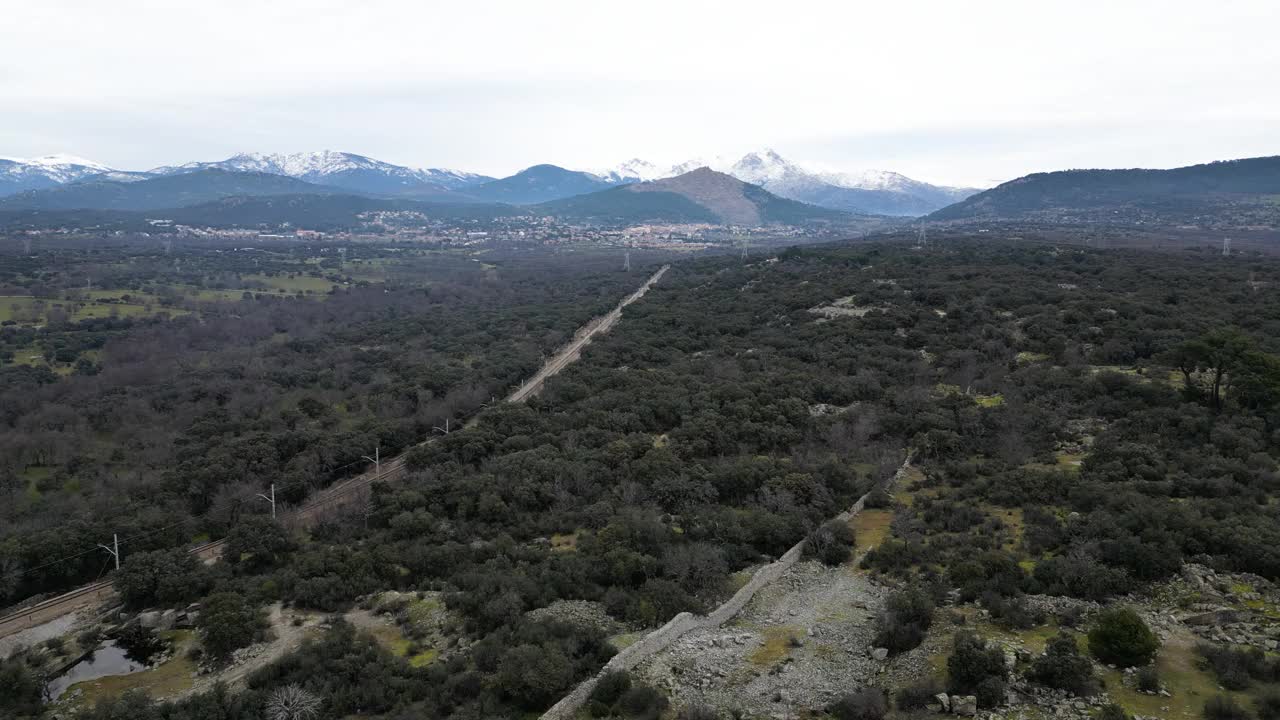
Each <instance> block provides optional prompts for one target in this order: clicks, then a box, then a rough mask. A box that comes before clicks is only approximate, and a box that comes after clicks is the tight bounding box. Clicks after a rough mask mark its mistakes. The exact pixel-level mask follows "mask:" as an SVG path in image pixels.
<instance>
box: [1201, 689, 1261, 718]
mask: <svg viewBox="0 0 1280 720" xmlns="http://www.w3.org/2000/svg"><path fill="white" fill-rule="evenodd" d="M1204 717H1205V720H1251V718H1250V717H1249V711H1248V710H1245V709H1244V708H1243V707H1241V706H1240V704H1239V703H1237V702H1236V701H1235V700H1232V699H1231V698H1230V697H1228V696H1226V695H1214V696H1213V697H1211V698H1209V699H1208V700H1207V701H1205V704H1204Z"/></svg>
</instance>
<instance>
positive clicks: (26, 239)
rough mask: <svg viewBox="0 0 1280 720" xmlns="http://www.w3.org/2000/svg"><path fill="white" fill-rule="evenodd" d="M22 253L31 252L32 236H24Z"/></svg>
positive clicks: (27, 253)
mask: <svg viewBox="0 0 1280 720" xmlns="http://www.w3.org/2000/svg"><path fill="white" fill-rule="evenodd" d="M22 254H23V255H30V254H31V238H29V237H24V238H22Z"/></svg>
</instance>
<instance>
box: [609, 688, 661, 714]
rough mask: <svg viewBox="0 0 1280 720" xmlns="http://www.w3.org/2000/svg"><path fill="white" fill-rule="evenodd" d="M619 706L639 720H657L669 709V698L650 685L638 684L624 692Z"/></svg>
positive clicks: (619, 700)
mask: <svg viewBox="0 0 1280 720" xmlns="http://www.w3.org/2000/svg"><path fill="white" fill-rule="evenodd" d="M618 707H619V708H620V709H621V710H622V712H624V713H626V715H627V716H628V717H632V718H636V719H637V720H657V718H658V716H660V715H661V714H662V711H663V710H666V709H667V699H666V698H665V697H663V696H662V693H660V692H658V691H657V690H654V689H653V688H651V687H649V686H648V685H636V686H634V687H632V688H631V689H630V690H627V691H626V692H625V693H623V694H622V697H621V698H619V699H618Z"/></svg>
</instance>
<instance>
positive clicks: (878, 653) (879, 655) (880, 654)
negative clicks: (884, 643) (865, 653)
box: [871, 648, 889, 660]
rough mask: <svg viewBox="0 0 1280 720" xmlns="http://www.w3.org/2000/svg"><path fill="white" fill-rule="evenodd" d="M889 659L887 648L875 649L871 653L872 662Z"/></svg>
mask: <svg viewBox="0 0 1280 720" xmlns="http://www.w3.org/2000/svg"><path fill="white" fill-rule="evenodd" d="M887 657H889V648H876V649H874V650H872V651H871V659H872V660H884V659H885V658H887Z"/></svg>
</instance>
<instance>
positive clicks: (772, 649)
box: [747, 625, 804, 667]
mask: <svg viewBox="0 0 1280 720" xmlns="http://www.w3.org/2000/svg"><path fill="white" fill-rule="evenodd" d="M761 634H762V635H763V636H764V637H763V640H762V644H761V645H760V647H758V648H756V649H755V651H753V652H752V653H751V655H750V656H749V657H748V658H747V659H748V660H749V661H750V662H751V663H753V664H755V665H759V666H762V667H768V666H772V665H776V664H777V663H779V662H781V661H782V659H783V658H785V657H787V655H790V654H791V651H792V650H793V649H795V648H796V647H797V645H796V643H797V642H798V641H800V640H801V639H802V638H803V637H804V628H802V627H797V626H795V625H775V626H772V627H767V628H765V629H764V631H763V632H762V633H761Z"/></svg>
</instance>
